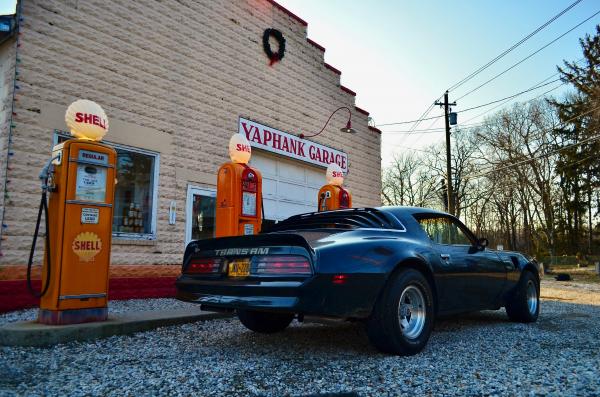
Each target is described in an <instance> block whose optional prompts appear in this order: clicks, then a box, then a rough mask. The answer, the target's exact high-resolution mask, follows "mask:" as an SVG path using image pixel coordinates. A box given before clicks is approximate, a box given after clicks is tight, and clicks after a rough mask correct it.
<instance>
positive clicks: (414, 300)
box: [398, 285, 427, 339]
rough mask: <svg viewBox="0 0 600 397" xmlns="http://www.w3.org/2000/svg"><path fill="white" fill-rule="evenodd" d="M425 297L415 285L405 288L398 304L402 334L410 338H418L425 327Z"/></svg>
mask: <svg viewBox="0 0 600 397" xmlns="http://www.w3.org/2000/svg"><path fill="white" fill-rule="evenodd" d="M426 315H427V312H426V310H425V298H424V297H423V293H422V292H421V290H420V289H419V288H417V287H415V286H414V285H409V286H408V287H406V288H404V291H402V294H401V295H400V304H399V305H398V320H399V322H400V328H401V329H402V334H403V335H404V336H405V337H406V338H409V339H415V338H418V337H419V335H421V332H422V331H423V328H424V327H425V316H426Z"/></svg>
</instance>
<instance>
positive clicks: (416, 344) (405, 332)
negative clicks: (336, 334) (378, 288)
mask: <svg viewBox="0 0 600 397" xmlns="http://www.w3.org/2000/svg"><path fill="white" fill-rule="evenodd" d="M433 323H434V308H433V294H432V291H431V287H430V285H429V283H428V282H427V279H426V278H425V277H424V276H423V274H422V273H421V272H419V271H417V270H414V269H404V270H402V271H401V272H400V273H398V274H396V275H395V276H394V277H393V279H392V280H390V282H389V284H388V286H387V287H386V289H385V290H384V291H383V294H382V295H381V297H380V298H379V299H378V301H377V303H376V305H375V308H374V309H373V313H372V314H371V317H370V318H369V320H368V322H367V333H368V335H369V340H370V341H371V343H372V344H373V345H374V346H375V347H376V348H377V349H379V350H381V351H382V352H384V353H392V354H399V355H403V356H408V355H413V354H416V353H418V352H420V351H421V350H423V348H424V347H425V345H426V344H427V341H428V340H429V336H430V335H431V330H432V329H433Z"/></svg>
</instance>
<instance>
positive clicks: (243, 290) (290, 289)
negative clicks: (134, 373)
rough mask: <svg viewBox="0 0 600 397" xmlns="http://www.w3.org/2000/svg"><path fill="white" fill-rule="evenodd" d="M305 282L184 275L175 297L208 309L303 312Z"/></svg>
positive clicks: (179, 281)
mask: <svg viewBox="0 0 600 397" xmlns="http://www.w3.org/2000/svg"><path fill="white" fill-rule="evenodd" d="M304 282H305V281H263V280H250V281H235V280H223V279H220V280H198V279H194V278H192V277H189V276H185V275H182V276H180V277H179V278H178V279H177V282H176V286H177V295H176V297H177V299H179V300H182V301H186V302H193V303H199V304H201V305H204V306H207V307H219V308H231V309H256V310H276V311H286V312H290V311H293V312H300V311H303V307H302V302H301V299H300V297H301V295H302V290H303V283H304Z"/></svg>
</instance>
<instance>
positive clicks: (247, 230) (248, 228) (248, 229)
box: [244, 223, 254, 236]
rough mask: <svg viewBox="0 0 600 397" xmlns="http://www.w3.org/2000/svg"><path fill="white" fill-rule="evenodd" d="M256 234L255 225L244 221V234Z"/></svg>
mask: <svg viewBox="0 0 600 397" xmlns="http://www.w3.org/2000/svg"><path fill="white" fill-rule="evenodd" d="M252 234H254V225H253V224H251V223H244V235H246V236H248V235H252Z"/></svg>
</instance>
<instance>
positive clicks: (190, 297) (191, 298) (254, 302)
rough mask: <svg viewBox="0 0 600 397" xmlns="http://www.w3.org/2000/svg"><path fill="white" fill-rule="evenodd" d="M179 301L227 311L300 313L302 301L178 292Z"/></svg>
mask: <svg viewBox="0 0 600 397" xmlns="http://www.w3.org/2000/svg"><path fill="white" fill-rule="evenodd" d="M176 297H177V299H179V300H182V301H186V302H194V303H199V304H201V305H203V306H205V307H207V308H210V307H218V308H226V309H232V308H236V309H255V310H274V311H286V312H289V311H292V312H298V311H300V304H299V303H300V299H299V298H297V297H281V296H243V297H242V296H231V295H210V294H200V293H193V292H184V291H180V290H178V291H177V296H176Z"/></svg>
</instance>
